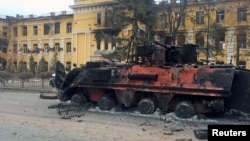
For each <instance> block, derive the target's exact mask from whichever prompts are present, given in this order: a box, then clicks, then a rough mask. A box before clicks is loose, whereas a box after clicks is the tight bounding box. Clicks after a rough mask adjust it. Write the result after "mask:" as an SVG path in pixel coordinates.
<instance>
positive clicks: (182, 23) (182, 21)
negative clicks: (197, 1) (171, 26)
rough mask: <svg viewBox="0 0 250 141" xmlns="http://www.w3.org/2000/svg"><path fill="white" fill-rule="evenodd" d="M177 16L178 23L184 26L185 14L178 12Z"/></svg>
mask: <svg viewBox="0 0 250 141" xmlns="http://www.w3.org/2000/svg"><path fill="white" fill-rule="evenodd" d="M177 16H178V19H180V25H181V26H185V14H183V15H180V14H178V15H177Z"/></svg>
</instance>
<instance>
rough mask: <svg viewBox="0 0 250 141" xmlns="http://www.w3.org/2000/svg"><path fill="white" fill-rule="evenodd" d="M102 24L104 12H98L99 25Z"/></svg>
mask: <svg viewBox="0 0 250 141" xmlns="http://www.w3.org/2000/svg"><path fill="white" fill-rule="evenodd" d="M101 24H102V13H97V25H101Z"/></svg>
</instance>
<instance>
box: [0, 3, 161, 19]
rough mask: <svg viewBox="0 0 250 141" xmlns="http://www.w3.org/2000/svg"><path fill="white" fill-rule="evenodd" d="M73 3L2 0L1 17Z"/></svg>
mask: <svg viewBox="0 0 250 141" xmlns="http://www.w3.org/2000/svg"><path fill="white" fill-rule="evenodd" d="M155 1H156V2H159V1H161V0H155ZM73 4H74V0H1V4H0V17H1V16H16V15H17V14H18V15H23V16H28V15H31V14H33V15H35V16H41V15H46V14H49V13H50V12H61V11H72V9H70V8H69V6H70V5H73Z"/></svg>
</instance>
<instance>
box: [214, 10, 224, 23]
mask: <svg viewBox="0 0 250 141" xmlns="http://www.w3.org/2000/svg"><path fill="white" fill-rule="evenodd" d="M224 18H225V12H224V10H217V11H216V22H217V23H223V22H224Z"/></svg>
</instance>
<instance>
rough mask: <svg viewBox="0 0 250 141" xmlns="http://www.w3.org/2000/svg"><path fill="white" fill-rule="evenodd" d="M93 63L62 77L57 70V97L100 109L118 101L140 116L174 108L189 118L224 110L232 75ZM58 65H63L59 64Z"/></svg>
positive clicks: (185, 68) (210, 69)
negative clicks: (134, 108) (102, 65)
mask: <svg viewBox="0 0 250 141" xmlns="http://www.w3.org/2000/svg"><path fill="white" fill-rule="evenodd" d="M93 64H94V65H93ZM96 64H97V63H96V62H94V63H91V62H89V64H87V65H86V67H85V68H78V69H75V70H72V71H71V72H69V73H68V74H67V75H66V77H65V78H64V77H63V75H64V74H63V73H61V74H63V75H60V72H57V74H56V78H57V79H56V81H57V83H59V85H58V86H59V88H60V91H59V99H60V100H61V101H68V100H71V101H74V102H78V103H84V102H86V101H90V102H94V103H97V105H99V106H100V109H102V110H109V109H111V108H112V107H113V105H114V104H117V103H118V104H122V105H123V106H125V107H131V106H138V109H139V111H140V112H141V113H143V114H150V113H153V112H154V111H155V109H156V108H160V109H161V110H162V111H163V112H166V111H168V110H174V111H175V112H176V114H177V115H178V116H180V117H190V116H192V115H193V114H195V113H210V112H224V110H225V99H226V98H229V97H231V95H232V91H231V89H232V83H233V80H234V76H235V69H234V68H232V67H224V68H220V67H218V68H215V67H209V66H192V65H186V66H178V67H165V68H159V67H147V66H140V65H123V66H116V67H115V66H113V67H99V66H98V65H97V66H98V67H93V66H95V65H96ZM99 65H100V64H99ZM57 66H62V65H61V64H60V63H59V62H58V64H57ZM57 68H58V67H57ZM58 70H60V69H58ZM61 70H62V69H61ZM59 80H61V81H59Z"/></svg>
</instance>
